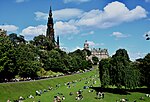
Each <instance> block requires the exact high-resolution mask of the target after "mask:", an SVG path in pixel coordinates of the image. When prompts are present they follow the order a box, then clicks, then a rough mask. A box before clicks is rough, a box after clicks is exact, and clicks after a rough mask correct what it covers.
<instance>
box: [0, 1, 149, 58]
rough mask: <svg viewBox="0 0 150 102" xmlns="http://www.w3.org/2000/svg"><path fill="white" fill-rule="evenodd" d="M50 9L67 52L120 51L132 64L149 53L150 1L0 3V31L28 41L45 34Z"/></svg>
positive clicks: (56, 32) (111, 53) (56, 33)
mask: <svg viewBox="0 0 150 102" xmlns="http://www.w3.org/2000/svg"><path fill="white" fill-rule="evenodd" d="M50 5H52V10H53V18H54V23H55V25H54V26H55V35H59V36H60V43H61V47H63V48H65V49H66V51H73V50H75V49H77V48H80V49H82V48H83V44H84V42H85V40H88V42H89V44H90V48H102V49H103V48H106V49H108V51H109V54H110V55H113V54H114V53H115V51H116V50H117V49H119V48H124V49H126V50H127V51H128V54H129V55H130V58H131V60H134V59H136V58H139V57H143V56H145V54H147V53H149V52H150V41H146V40H145V38H144V35H145V34H146V33H147V34H149V35H150V7H149V5H150V0H1V6H0V28H2V29H5V30H7V31H8V34H10V33H17V34H18V35H19V34H20V35H24V36H25V38H26V39H27V40H31V39H33V37H34V36H38V35H40V34H45V32H46V24H47V17H48V12H49V8H50Z"/></svg>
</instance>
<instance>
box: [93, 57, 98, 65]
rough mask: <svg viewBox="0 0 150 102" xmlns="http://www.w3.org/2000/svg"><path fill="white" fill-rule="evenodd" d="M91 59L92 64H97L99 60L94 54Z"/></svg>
mask: <svg viewBox="0 0 150 102" xmlns="http://www.w3.org/2000/svg"><path fill="white" fill-rule="evenodd" d="M92 61H93V64H94V65H97V63H98V62H99V60H98V58H97V57H95V56H93V57H92Z"/></svg>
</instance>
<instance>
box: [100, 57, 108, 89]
mask: <svg viewBox="0 0 150 102" xmlns="http://www.w3.org/2000/svg"><path fill="white" fill-rule="evenodd" d="M110 60H111V59H102V60H101V61H100V63H99V74H100V80H101V87H108V86H109V85H110V83H111V79H110V68H111V64H110Z"/></svg>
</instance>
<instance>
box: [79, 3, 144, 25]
mask: <svg viewBox="0 0 150 102" xmlns="http://www.w3.org/2000/svg"><path fill="white" fill-rule="evenodd" d="M118 8H119V9H118ZM145 17H147V12H146V10H145V9H144V8H142V7H141V6H136V8H135V9H132V10H129V9H128V8H127V7H126V6H125V5H124V4H123V3H121V2H118V1H115V2H112V3H109V4H108V5H107V6H106V7H104V10H103V11H102V10H91V11H89V12H85V13H84V14H83V15H82V16H81V18H80V19H79V20H78V23H77V24H78V26H89V27H91V26H97V27H99V28H108V27H112V26H115V25H119V24H121V23H124V22H130V21H134V20H138V19H142V18H145Z"/></svg>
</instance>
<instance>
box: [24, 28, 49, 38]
mask: <svg viewBox="0 0 150 102" xmlns="http://www.w3.org/2000/svg"><path fill="white" fill-rule="evenodd" d="M42 34H43V35H45V34H46V25H38V26H29V27H27V28H25V29H23V30H22V32H21V35H23V36H25V37H26V38H29V37H30V40H31V39H32V38H33V37H35V36H38V35H42Z"/></svg>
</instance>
